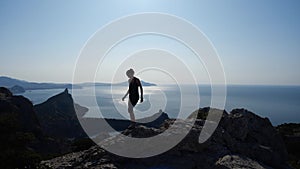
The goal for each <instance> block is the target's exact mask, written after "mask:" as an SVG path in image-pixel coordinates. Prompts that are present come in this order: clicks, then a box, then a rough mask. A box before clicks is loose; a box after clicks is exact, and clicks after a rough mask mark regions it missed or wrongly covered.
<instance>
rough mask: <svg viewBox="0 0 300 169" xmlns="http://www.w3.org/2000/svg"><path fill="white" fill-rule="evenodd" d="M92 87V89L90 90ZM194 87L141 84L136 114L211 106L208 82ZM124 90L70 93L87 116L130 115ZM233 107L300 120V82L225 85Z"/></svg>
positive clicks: (39, 95)
mask: <svg viewBox="0 0 300 169" xmlns="http://www.w3.org/2000/svg"><path fill="white" fill-rule="evenodd" d="M94 89H95V93H93V92H91V91H92V90H94ZM194 89H195V88H191V87H190V86H184V87H182V88H181V90H180V89H179V87H178V86H159V87H158V86H152V87H144V102H143V103H138V104H137V106H136V107H135V114H136V117H137V118H143V117H147V116H150V115H152V114H154V113H157V112H158V111H159V110H160V109H162V110H163V111H165V112H166V113H168V115H169V116H170V117H177V116H178V115H179V116H180V117H181V116H182V117H186V116H188V115H189V114H190V113H191V112H193V111H194V110H196V109H197V108H198V107H205V106H210V104H211V88H210V86H199V87H198V88H197V89H198V90H199V93H197V92H196V91H195V90H194ZM62 91H63V90H62V89H51V90H32V91H26V93H24V94H23V95H24V96H25V97H27V98H29V99H30V100H31V101H32V102H33V103H34V104H38V103H41V102H44V101H46V100H47V99H48V98H49V97H51V96H53V95H55V94H58V93H60V92H62ZM126 91H127V87H120V86H119V87H113V88H111V87H107V86H98V87H96V88H92V87H86V88H82V89H74V90H73V91H70V93H72V94H73V98H74V100H75V102H77V103H79V104H80V105H82V106H85V107H88V108H89V112H88V113H87V114H86V116H87V117H107V118H127V119H129V116H128V113H127V99H126V100H125V101H122V100H121V98H122V97H123V95H124V94H125V93H126ZM198 96H199V97H198ZM197 98H199V100H197ZM234 108H246V109H248V110H250V111H252V112H254V113H256V114H258V115H260V116H262V117H268V118H269V119H270V120H271V122H272V124H273V125H278V124H281V123H285V122H296V123H300V86H235V85H233V86H227V95H226V104H225V110H226V111H228V112H230V111H231V110H232V109H234Z"/></svg>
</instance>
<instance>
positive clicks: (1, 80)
mask: <svg viewBox="0 0 300 169" xmlns="http://www.w3.org/2000/svg"><path fill="white" fill-rule="evenodd" d="M0 86H2V87H7V88H11V87H13V86H20V87H22V88H24V89H25V90H37V89H65V88H69V89H71V88H72V84H68V83H37V82H28V81H25V80H19V79H14V78H11V77H6V76H0ZM74 87H75V88H80V86H79V85H74V86H73V88H74Z"/></svg>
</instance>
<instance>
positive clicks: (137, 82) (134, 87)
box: [129, 77, 141, 97]
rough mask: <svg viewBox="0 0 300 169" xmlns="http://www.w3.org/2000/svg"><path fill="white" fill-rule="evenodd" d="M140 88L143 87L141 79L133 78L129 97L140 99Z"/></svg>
mask: <svg viewBox="0 0 300 169" xmlns="http://www.w3.org/2000/svg"><path fill="white" fill-rule="evenodd" d="M139 86H141V82H140V79H138V78H136V77H133V79H132V80H131V81H130V83H129V95H132V96H137V97H139V90H138V87H139Z"/></svg>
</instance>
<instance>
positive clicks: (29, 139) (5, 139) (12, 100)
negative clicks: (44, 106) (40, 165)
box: [0, 87, 43, 168]
mask: <svg viewBox="0 0 300 169" xmlns="http://www.w3.org/2000/svg"><path fill="white" fill-rule="evenodd" d="M0 133H1V135H0V152H1V153H0V168H16V167H19V168H23V167H25V166H27V167H30V166H31V167H32V166H33V165H34V164H35V163H36V162H38V161H39V160H40V155H39V154H38V153H37V151H36V147H38V146H40V145H41V144H42V142H43V134H42V132H41V126H40V124H39V122H38V119H37V117H36V115H35V112H34V110H33V105H32V103H31V102H30V101H29V100H28V99H27V98H25V97H23V96H14V95H13V94H12V93H11V92H10V91H9V90H8V89H6V88H4V87H1V88H0Z"/></svg>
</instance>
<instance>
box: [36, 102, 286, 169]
mask: <svg viewBox="0 0 300 169" xmlns="http://www.w3.org/2000/svg"><path fill="white" fill-rule="evenodd" d="M208 110H209V108H204V109H199V110H198V111H197V113H198V114H201V113H202V114H205V113H206V114H207V111H208ZM214 113H222V119H221V121H220V123H219V126H218V127H217V129H216V131H215V132H214V134H213V135H212V136H211V137H210V138H209V139H208V140H207V141H206V142H204V143H202V144H199V143H198V137H199V135H200V132H201V130H202V128H203V124H204V122H205V120H204V119H203V117H204V116H202V115H200V116H199V115H197V117H201V118H198V119H197V120H196V121H195V123H194V124H193V125H192V129H191V130H190V132H189V133H188V135H187V136H186V137H185V138H184V139H183V140H182V141H181V142H180V143H179V144H178V145H176V146H175V147H173V148H172V149H171V150H169V151H167V152H165V153H163V154H160V155H157V156H153V157H148V158H125V157H120V156H117V155H114V154H111V153H109V152H107V151H106V150H104V149H102V148H100V147H99V146H93V147H91V148H90V149H88V150H85V151H80V152H77V153H71V154H67V155H65V156H61V157H57V158H55V159H51V160H48V161H43V162H41V168H99V169H102V168H118V169H127V168H128V169H131V168H136V169H149V168H167V169H195V168H201V169H224V168H246V169H254V168H262V169H263V168H266V169H270V168H280V169H282V168H289V167H288V166H287V164H286V160H287V152H286V150H285V147H284V143H283V141H282V139H281V138H280V136H279V135H278V133H277V132H276V130H275V129H274V128H273V126H272V125H271V123H270V121H269V120H268V119H267V118H261V117H259V116H257V115H255V114H254V113H252V112H249V111H247V110H244V109H235V110H233V111H232V112H231V113H229V114H228V113H226V112H225V111H220V110H216V109H214ZM174 121H175V120H174V119H173V120H172V119H169V120H166V121H165V122H164V124H163V125H162V126H161V127H160V128H159V129H154V128H149V127H145V126H143V125H139V126H137V127H136V128H134V129H127V130H125V131H123V132H122V134H120V135H116V136H113V137H111V138H109V139H107V140H104V141H103V142H102V143H101V144H102V145H105V143H106V144H110V145H112V144H115V143H118V142H122V141H123V140H122V139H121V138H122V136H123V135H127V136H129V137H136V138H147V137H152V136H154V135H158V134H159V135H161V136H162V137H165V139H166V140H168V136H169V134H174V135H176V133H177V134H178V133H180V132H182V131H183V130H184V128H185V127H187V128H188V126H189V125H191V123H190V121H191V120H190V119H187V120H181V121H179V122H178V123H176V124H175V123H174ZM170 126H172V127H173V129H172V131H171V132H168V133H167V132H164V131H165V130H166V129H167V128H169V127H170ZM145 144H151V142H145ZM131 146H133V147H135V148H137V149H138V148H140V147H139V146H138V145H131ZM120 148H121V149H122V148H126V147H120Z"/></svg>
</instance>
